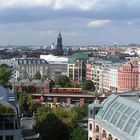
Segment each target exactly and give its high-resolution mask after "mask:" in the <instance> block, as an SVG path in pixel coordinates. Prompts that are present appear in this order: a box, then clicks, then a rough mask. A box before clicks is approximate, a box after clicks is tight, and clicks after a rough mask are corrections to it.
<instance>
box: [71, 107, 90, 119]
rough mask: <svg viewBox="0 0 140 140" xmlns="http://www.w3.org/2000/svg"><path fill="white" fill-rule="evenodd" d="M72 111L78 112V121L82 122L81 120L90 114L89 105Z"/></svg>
mask: <svg viewBox="0 0 140 140" xmlns="http://www.w3.org/2000/svg"><path fill="white" fill-rule="evenodd" d="M72 110H73V111H75V112H77V120H81V119H83V118H85V117H87V114H88V106H87V105H82V106H75V107H74V108H72Z"/></svg>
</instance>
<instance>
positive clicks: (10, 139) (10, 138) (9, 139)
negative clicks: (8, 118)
mask: <svg viewBox="0 0 140 140" xmlns="http://www.w3.org/2000/svg"><path fill="white" fill-rule="evenodd" d="M6 140H14V137H13V136H6Z"/></svg>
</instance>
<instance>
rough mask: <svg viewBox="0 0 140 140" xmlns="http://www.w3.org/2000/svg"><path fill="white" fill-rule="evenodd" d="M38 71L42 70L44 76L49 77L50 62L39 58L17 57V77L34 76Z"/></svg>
mask: <svg viewBox="0 0 140 140" xmlns="http://www.w3.org/2000/svg"><path fill="white" fill-rule="evenodd" d="M36 72H40V74H41V77H42V78H43V77H44V78H47V77H48V74H49V68H48V62H47V61H45V60H43V59H39V58H25V59H24V58H22V59H17V66H16V76H15V77H16V79H17V78H20V79H22V78H24V79H25V78H33V77H34V75H35V74H36Z"/></svg>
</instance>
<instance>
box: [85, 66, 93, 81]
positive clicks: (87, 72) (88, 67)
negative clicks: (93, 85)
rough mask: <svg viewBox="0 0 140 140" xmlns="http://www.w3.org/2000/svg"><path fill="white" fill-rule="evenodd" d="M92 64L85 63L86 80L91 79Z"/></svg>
mask: <svg viewBox="0 0 140 140" xmlns="http://www.w3.org/2000/svg"><path fill="white" fill-rule="evenodd" d="M91 67H92V65H91V64H87V65H86V80H92V77H91V75H92V70H91Z"/></svg>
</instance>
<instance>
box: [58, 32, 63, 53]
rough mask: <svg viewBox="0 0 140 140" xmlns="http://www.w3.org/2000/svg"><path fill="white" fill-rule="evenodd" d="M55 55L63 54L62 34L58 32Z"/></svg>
mask: <svg viewBox="0 0 140 140" xmlns="http://www.w3.org/2000/svg"><path fill="white" fill-rule="evenodd" d="M56 55H63V49H62V36H61V33H60V32H59V34H58V37H57V46H56Z"/></svg>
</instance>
